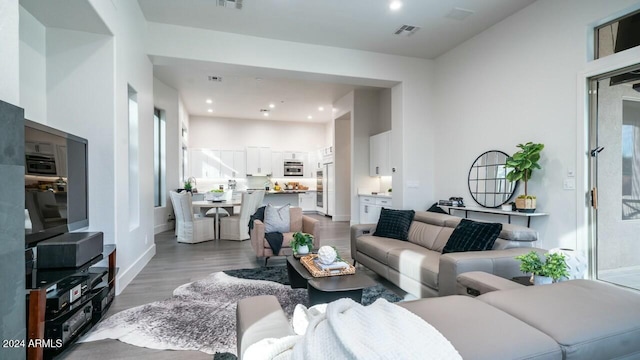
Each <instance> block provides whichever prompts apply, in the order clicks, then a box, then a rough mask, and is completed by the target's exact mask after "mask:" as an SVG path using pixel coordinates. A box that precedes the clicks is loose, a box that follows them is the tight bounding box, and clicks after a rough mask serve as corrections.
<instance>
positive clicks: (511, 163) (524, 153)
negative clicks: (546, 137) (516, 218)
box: [505, 142, 544, 212]
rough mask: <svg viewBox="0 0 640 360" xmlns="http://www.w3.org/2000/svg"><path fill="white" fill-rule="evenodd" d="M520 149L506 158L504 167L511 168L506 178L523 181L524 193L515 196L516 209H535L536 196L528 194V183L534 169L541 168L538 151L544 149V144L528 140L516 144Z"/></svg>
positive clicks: (521, 210) (530, 210)
mask: <svg viewBox="0 0 640 360" xmlns="http://www.w3.org/2000/svg"><path fill="white" fill-rule="evenodd" d="M518 147H519V148H520V149H521V150H520V151H518V152H516V153H515V154H513V156H510V157H508V158H507V163H506V165H505V167H506V168H507V169H511V171H509V172H508V173H507V180H509V181H511V182H515V181H518V180H522V181H523V182H524V195H520V196H518V197H517V198H516V209H518V211H520V212H534V211H536V197H535V196H533V195H529V189H528V186H527V185H528V183H529V179H531V175H532V174H533V170H534V169H542V167H540V164H538V161H539V160H540V152H541V151H542V149H544V144H534V143H532V142H528V143H526V144H518Z"/></svg>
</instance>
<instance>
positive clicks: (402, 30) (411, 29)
mask: <svg viewBox="0 0 640 360" xmlns="http://www.w3.org/2000/svg"><path fill="white" fill-rule="evenodd" d="M418 30H420V26H414V25H402V26H400V27H399V28H398V30H396V31H395V32H394V34H396V35H403V36H411V35H413V34H415V33H416V31H418Z"/></svg>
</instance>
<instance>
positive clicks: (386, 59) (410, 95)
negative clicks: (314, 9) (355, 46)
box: [147, 23, 435, 209]
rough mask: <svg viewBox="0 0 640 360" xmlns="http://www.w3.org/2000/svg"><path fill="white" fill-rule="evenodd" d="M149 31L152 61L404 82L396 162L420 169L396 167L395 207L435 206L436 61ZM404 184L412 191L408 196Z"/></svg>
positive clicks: (167, 29)
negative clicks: (433, 92)
mask: <svg viewBox="0 0 640 360" xmlns="http://www.w3.org/2000/svg"><path fill="white" fill-rule="evenodd" d="M148 27H149V41H148V44H147V45H148V47H147V51H148V53H149V54H150V55H152V56H163V57H172V58H184V59H192V60H201V61H211V62H220V63H228V64H238V65H246V66H254V67H260V68H268V69H282V70H288V71H295V72H304V73H313V74H323V75H327V76H347V77H352V78H359V79H367V80H371V79H379V80H385V81H395V82H402V87H403V89H404V91H403V92H402V93H401V94H402V95H403V96H402V101H401V104H402V109H403V111H402V112H401V113H400V112H393V114H395V115H396V116H394V117H393V118H392V128H393V130H394V146H395V147H396V148H397V150H398V151H397V152H396V161H397V162H398V163H402V164H405V163H406V164H420V165H421V166H400V165H399V166H397V168H398V173H397V174H395V175H394V184H396V183H397V185H394V188H395V189H396V190H397V191H396V190H394V205H395V206H397V207H399V208H415V209H423V208H425V206H426V205H427V204H428V203H429V202H431V201H433V199H434V196H433V185H434V184H433V179H434V172H433V166H434V163H433V156H432V155H430V154H433V141H434V131H435V127H434V123H433V118H432V115H431V111H432V109H431V106H432V105H431V92H430V86H431V84H432V65H433V63H432V61H429V60H424V59H417V58H409V57H402V56H393V55H387V54H378V53H371V52H366V51H360V50H351V49H342V48H334V47H328V46H320V45H311V44H302V43H294V42H288V41H280V40H272V39H265V38H258V37H252V36H244V35H237V34H231V33H223V32H217V31H210V30H203V29H195V28H187V27H183V26H174V25H165V24H158V23H149V24H148ZM256 54H260V56H256ZM394 93H395V94H398V92H397V91H396V92H392V99H393V100H399V99H398V97H397V96H394V95H393V94H394ZM394 106H395V105H394ZM398 116H401V117H398ZM396 130H397V133H395V131H396ZM396 137H397V139H396ZM192 146H193V145H192ZM405 181H406V184H411V185H412V187H408V188H407V189H406V190H405V191H403V189H401V188H400V187H405V185H406V184H405ZM396 196H397V197H398V199H397V200H396Z"/></svg>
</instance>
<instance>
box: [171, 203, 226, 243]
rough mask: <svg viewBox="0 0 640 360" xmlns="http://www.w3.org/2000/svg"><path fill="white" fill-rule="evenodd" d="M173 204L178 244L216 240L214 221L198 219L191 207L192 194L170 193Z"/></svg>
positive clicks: (203, 218) (206, 218) (205, 218)
mask: <svg viewBox="0 0 640 360" xmlns="http://www.w3.org/2000/svg"><path fill="white" fill-rule="evenodd" d="M169 196H170V197H171V204H173V211H174V213H175V215H176V235H177V237H178V242H181V243H188V244H195V243H199V242H203V241H209V240H213V239H215V236H214V230H213V219H212V218H208V217H196V216H195V215H194V214H193V206H192V205H191V193H190V192H188V191H183V192H181V193H177V192H175V191H170V192H169Z"/></svg>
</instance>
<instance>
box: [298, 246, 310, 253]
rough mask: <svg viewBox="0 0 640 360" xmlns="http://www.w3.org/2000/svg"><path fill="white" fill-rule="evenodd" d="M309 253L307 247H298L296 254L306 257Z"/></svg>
mask: <svg viewBox="0 0 640 360" xmlns="http://www.w3.org/2000/svg"><path fill="white" fill-rule="evenodd" d="M308 253H309V245H302V246H298V254H300V255H306V254H308Z"/></svg>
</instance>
